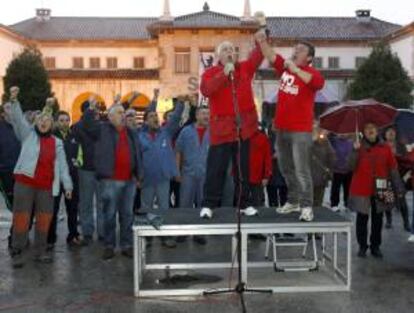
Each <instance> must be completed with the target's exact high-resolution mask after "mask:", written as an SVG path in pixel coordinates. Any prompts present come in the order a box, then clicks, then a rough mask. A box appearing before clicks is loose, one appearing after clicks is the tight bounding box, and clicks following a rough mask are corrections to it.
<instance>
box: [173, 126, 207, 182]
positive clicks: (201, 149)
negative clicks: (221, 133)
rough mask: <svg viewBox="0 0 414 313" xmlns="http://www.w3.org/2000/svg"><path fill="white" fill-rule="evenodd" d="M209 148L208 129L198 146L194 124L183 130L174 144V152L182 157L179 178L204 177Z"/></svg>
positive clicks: (198, 141)
mask: <svg viewBox="0 0 414 313" xmlns="http://www.w3.org/2000/svg"><path fill="white" fill-rule="evenodd" d="M209 147H210V133H209V130H208V129H207V130H206V132H205V134H204V137H203V139H202V142H201V144H200V140H199V138H198V132H197V129H196V127H195V124H191V125H189V126H186V127H184V128H183V130H182V131H181V132H180V135H179V136H178V138H177V142H176V144H175V149H176V151H177V152H179V153H180V154H181V155H182V170H181V176H193V177H204V176H205V174H206V167H207V154H208V149H209Z"/></svg>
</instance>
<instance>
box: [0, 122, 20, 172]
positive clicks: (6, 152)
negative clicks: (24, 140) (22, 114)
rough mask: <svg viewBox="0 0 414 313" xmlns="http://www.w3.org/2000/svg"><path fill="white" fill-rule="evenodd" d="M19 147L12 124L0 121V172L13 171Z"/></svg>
mask: <svg viewBox="0 0 414 313" xmlns="http://www.w3.org/2000/svg"><path fill="white" fill-rule="evenodd" d="M20 149H21V145H20V142H19V139H18V138H17V137H16V134H15V133H14V130H13V126H12V125H11V124H9V123H7V122H6V121H0V172H13V169H14V167H15V166H16V162H17V159H18V157H19V154H20Z"/></svg>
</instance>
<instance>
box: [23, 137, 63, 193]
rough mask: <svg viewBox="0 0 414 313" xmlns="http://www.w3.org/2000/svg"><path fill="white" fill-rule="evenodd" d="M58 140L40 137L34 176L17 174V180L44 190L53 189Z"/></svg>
mask: <svg viewBox="0 0 414 313" xmlns="http://www.w3.org/2000/svg"><path fill="white" fill-rule="evenodd" d="M55 158H56V142H55V137H53V136H48V137H40V152H39V159H38V160H37V164H36V169H35V173H34V176H33V177H29V176H26V175H23V174H17V175H15V179H16V181H17V182H19V183H21V184H24V185H28V186H31V187H33V188H38V189H42V190H51V189H52V187H53V179H54V172H55V169H54V167H55Z"/></svg>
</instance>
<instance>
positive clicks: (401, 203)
mask: <svg viewBox="0 0 414 313" xmlns="http://www.w3.org/2000/svg"><path fill="white" fill-rule="evenodd" d="M395 205H396V207H397V210H399V211H400V213H401V217H402V220H403V224H404V228H406V229H409V228H410V220H409V218H408V206H407V200H406V199H405V197H404V198H399V197H396V198H395ZM385 217H386V220H387V224H390V225H391V224H392V211H387V212H385Z"/></svg>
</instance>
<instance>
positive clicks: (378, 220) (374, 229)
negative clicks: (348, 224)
mask: <svg viewBox="0 0 414 313" xmlns="http://www.w3.org/2000/svg"><path fill="white" fill-rule="evenodd" d="M382 219H383V214H382V212H381V213H378V212H377V205H376V203H375V201H374V200H373V199H371V236H370V244H371V249H377V248H379V246H380V245H381V232H382ZM368 220H369V215H368V214H362V213H358V214H357V219H356V235H357V240H358V244H359V246H360V247H361V249H367V248H368Z"/></svg>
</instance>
